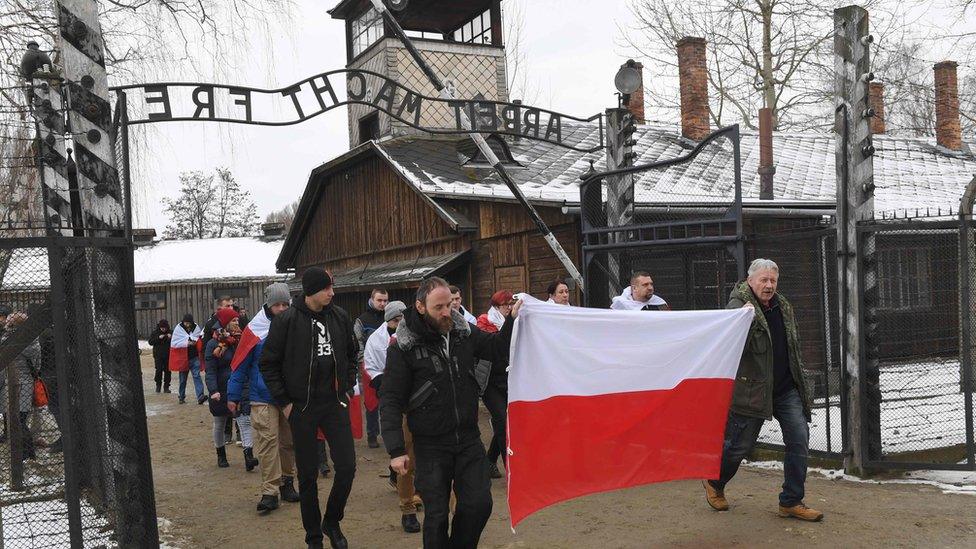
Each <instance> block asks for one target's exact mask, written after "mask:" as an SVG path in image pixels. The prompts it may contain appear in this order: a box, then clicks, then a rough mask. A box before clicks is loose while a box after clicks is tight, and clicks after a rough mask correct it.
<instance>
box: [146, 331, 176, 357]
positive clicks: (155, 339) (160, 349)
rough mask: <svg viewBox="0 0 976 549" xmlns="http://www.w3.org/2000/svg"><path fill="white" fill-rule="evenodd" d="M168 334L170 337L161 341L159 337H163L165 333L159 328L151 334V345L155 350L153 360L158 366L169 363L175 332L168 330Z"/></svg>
mask: <svg viewBox="0 0 976 549" xmlns="http://www.w3.org/2000/svg"><path fill="white" fill-rule="evenodd" d="M166 333H167V334H169V336H170V337H167V338H165V339H160V337H159V336H161V335H163V333H162V332H161V331H159V327H158V326H157V327H156V329H155V330H153V332H152V333H151V334H149V345H150V346H151V347H152V348H153V360H155V361H156V364H167V363H168V362H169V345H170V341H171V340H172V337H173V332H171V331H168V330H167V331H166Z"/></svg>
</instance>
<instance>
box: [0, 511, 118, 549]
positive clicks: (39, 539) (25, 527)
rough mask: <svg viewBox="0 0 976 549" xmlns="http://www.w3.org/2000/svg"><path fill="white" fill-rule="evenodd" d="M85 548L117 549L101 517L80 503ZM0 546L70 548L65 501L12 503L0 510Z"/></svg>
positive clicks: (41, 548)
mask: <svg viewBox="0 0 976 549" xmlns="http://www.w3.org/2000/svg"><path fill="white" fill-rule="evenodd" d="M81 517H82V523H83V525H84V528H83V536H84V547H86V548H88V547H91V548H102V547H104V548H106V549H108V548H111V547H116V545H115V542H114V541H112V539H111V537H110V533H111V531H110V530H109V529H108V527H107V526H108V525H107V523H106V521H105V519H104V518H103V517H101V516H100V515H99V514H98V513H97V512H96V511H95V509H93V508H92V507H91V506H90V505H88V503H87V502H85V501H82V502H81ZM0 520H2V521H3V546H4V547H10V548H15V547H30V548H32V549H46V548H51V549H60V548H62V547H67V546H68V545H69V534H68V505H67V503H65V501H64V499H56V500H52V501H35V502H28V503H14V504H9V505H5V506H4V507H3V516H2V519H0Z"/></svg>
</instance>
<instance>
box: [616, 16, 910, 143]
mask: <svg viewBox="0 0 976 549" xmlns="http://www.w3.org/2000/svg"><path fill="white" fill-rule="evenodd" d="M842 3H846V2H821V1H818V0H696V1H690V2H671V1H670V0H632V1H631V6H630V7H631V11H632V12H633V14H634V18H635V20H636V25H634V26H633V27H632V28H631V29H630V32H629V33H628V35H627V38H626V44H627V45H629V46H631V47H633V48H635V49H637V51H638V52H639V53H640V55H641V56H643V57H645V58H646V59H647V60H648V62H645V63H644V65H645V68H646V69H648V70H650V71H651V73H652V74H653V75H654V78H653V79H652V80H651V85H650V86H647V88H646V92H645V93H647V94H648V95H649V96H650V97H651V99H652V100H653V103H654V104H657V105H661V106H663V107H665V108H668V109H674V110H677V108H678V98H677V94H676V93H674V92H675V89H676V87H677V86H676V85H675V84H674V78H675V75H676V74H677V59H676V55H675V51H674V45H675V44H676V43H677V41H678V40H680V39H681V38H683V37H685V36H697V37H701V38H704V39H705V40H706V41H707V42H708V46H707V52H708V78H709V85H710V91H711V92H712V93H711V95H710V97H711V99H710V100H711V115H712V121H713V123H714V124H715V125H718V126H721V125H726V124H729V123H731V122H734V121H739V122H741V123H742V124H743V125H745V126H746V127H749V128H755V127H756V126H757V125H758V110H759V108H761V107H769V108H770V109H772V111H773V121H774V127H775V128H776V129H781V130H782V129H791V128H798V129H807V128H814V127H822V126H824V125H825V123H826V122H825V121H826V120H827V115H828V114H829V109H830V108H831V107H832V102H831V99H830V98H831V93H832V87H831V84H830V82H831V80H830V71H831V70H832V66H833V64H832V59H831V58H830V54H831V47H832V41H831V38H832V36H833V26H832V25H833V9H834V8H835V7H836V5H840V4H842ZM863 4H865V7H867V8H869V9H873V11H872V24H873V25H878V27H879V28H881V29H882V30H883V31H884V32H887V27H888V26H890V25H891V24H892V23H891V22H893V21H897V18H895V17H892V16H890V13H887V12H884V11H883V10H882V9H881V1H880V0H867V1H866V2H863ZM892 9H894V8H892ZM876 15H878V16H879V17H875V16H876ZM879 22H880V23H879Z"/></svg>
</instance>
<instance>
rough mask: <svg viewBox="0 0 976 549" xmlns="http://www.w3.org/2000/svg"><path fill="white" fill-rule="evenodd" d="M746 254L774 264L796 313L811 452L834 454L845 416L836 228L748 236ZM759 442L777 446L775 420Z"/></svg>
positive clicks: (838, 450) (779, 438) (837, 451)
mask: <svg viewBox="0 0 976 549" xmlns="http://www.w3.org/2000/svg"><path fill="white" fill-rule="evenodd" d="M746 255H747V261H750V262H751V261H752V260H754V259H758V258H765V259H771V260H773V261H775V262H776V264H777V265H778V266H779V269H780V271H779V283H778V288H777V291H778V293H779V294H780V295H782V296H784V297H785V298H786V299H787V300H789V302H790V303H791V304H792V305H793V308H794V311H795V315H796V322H797V327H798V331H799V339H800V350H801V353H802V357H801V359H802V362H803V368H804V369H803V376H804V381H805V384H804V385H805V386H806V388H807V391H808V393H809V395H808V396H809V397H810V399H811V403H812V404H813V409H812V410H811V415H812V418H811V422H810V450H811V451H812V452H816V453H821V454H826V455H831V456H839V455H840V453H841V452H842V450H843V448H844V444H843V439H844V434H843V432H844V421H843V420H844V414H843V411H842V395H841V392H842V385H841V364H840V339H839V314H838V300H837V289H838V286H837V255H836V236H835V230H834V228H833V226H832V225H830V226H823V225H813V226H806V227H803V226H800V227H796V228H792V227H791V228H789V229H786V230H782V231H776V232H770V233H766V234H763V235H760V236H754V237H750V238H749V239H748V241H747V245H746ZM759 440H760V441H762V442H764V443H766V444H768V445H772V446H775V447H781V446H782V444H783V436H782V431H781V430H780V427H779V423H777V422H767V423H766V424H765V425H764V426H763V430H762V432H761V433H760V439H759Z"/></svg>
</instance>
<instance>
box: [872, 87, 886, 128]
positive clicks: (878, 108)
mask: <svg viewBox="0 0 976 549" xmlns="http://www.w3.org/2000/svg"><path fill="white" fill-rule="evenodd" d="M868 107H869V108H870V109H871V110H873V111H874V116H873V117H872V118H871V133H873V134H878V133H884V132H885V110H884V84H882V83H881V82H871V83H870V84H869V86H868Z"/></svg>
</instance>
